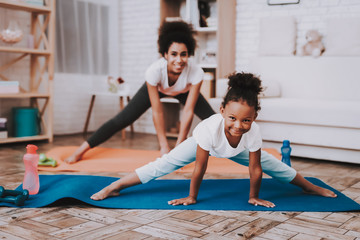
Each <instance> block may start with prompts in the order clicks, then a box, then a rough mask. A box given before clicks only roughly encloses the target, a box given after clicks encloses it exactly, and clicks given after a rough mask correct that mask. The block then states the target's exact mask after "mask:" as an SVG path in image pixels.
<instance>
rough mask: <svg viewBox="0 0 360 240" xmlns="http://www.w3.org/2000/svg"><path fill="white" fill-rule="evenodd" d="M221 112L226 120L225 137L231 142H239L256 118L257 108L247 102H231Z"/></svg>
mask: <svg viewBox="0 0 360 240" xmlns="http://www.w3.org/2000/svg"><path fill="white" fill-rule="evenodd" d="M220 112H221V114H222V116H223V118H224V125H225V135H226V137H227V139H228V140H229V142H234V141H235V142H237V143H238V142H239V141H240V139H241V136H242V135H243V134H244V133H247V132H248V131H249V130H250V128H251V124H252V122H253V121H254V120H255V118H256V115H257V114H256V112H255V108H254V107H251V106H249V105H248V104H247V103H246V102H245V101H239V102H235V101H230V102H228V104H226V106H225V108H223V107H221V108H220Z"/></svg>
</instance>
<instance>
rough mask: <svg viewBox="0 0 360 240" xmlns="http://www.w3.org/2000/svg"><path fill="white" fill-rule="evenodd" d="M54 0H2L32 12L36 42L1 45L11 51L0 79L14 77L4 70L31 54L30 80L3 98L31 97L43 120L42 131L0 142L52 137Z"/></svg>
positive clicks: (5, 4)
mask: <svg viewBox="0 0 360 240" xmlns="http://www.w3.org/2000/svg"><path fill="white" fill-rule="evenodd" d="M55 1H56V0H44V4H45V5H44V6H37V5H32V4H27V3H22V2H19V1H9V0H0V8H5V9H9V11H25V12H29V13H30V34H31V35H32V36H33V37H34V43H35V46H34V48H25V47H16V46H10V45H9V46H0V53H9V55H4V56H6V57H4V58H3V60H5V61H6V63H4V64H2V65H1V66H0V81H10V80H12V79H11V76H5V71H6V70H8V69H11V68H13V66H14V65H15V64H16V63H18V62H19V61H21V60H22V59H24V58H25V57H29V58H30V64H29V65H30V66H29V68H30V71H29V72H30V73H29V81H26V82H24V81H22V82H21V83H20V93H8V94H7V93H2V94H0V99H23V100H24V101H29V106H30V107H33V108H38V109H39V116H40V124H41V132H40V134H39V135H36V136H29V137H11V136H10V137H8V138H2V139H0V144H1V143H12V142H27V141H36V140H48V141H49V142H52V141H53V116H52V115H53V96H52V93H53V90H52V88H53V78H54V50H55ZM22 41H24V40H22ZM16 54H21V55H20V56H19V55H16ZM25 85H26V86H25ZM40 86H41V87H40ZM14 107H15V106H14Z"/></svg>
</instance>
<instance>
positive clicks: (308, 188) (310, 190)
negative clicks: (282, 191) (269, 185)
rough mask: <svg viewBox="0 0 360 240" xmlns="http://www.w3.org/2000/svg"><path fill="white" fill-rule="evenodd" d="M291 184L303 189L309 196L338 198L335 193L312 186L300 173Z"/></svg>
mask: <svg viewBox="0 0 360 240" xmlns="http://www.w3.org/2000/svg"><path fill="white" fill-rule="evenodd" d="M290 183H292V184H294V185H296V186H299V187H301V188H302V189H303V191H304V192H305V193H307V194H314V195H319V196H323V197H332V198H335V197H337V195H336V194H335V193H334V192H333V191H331V190H329V189H326V188H322V187H319V186H317V185H315V184H312V183H311V182H309V181H308V180H306V179H305V178H304V177H303V176H301V175H300V174H299V173H298V174H296V176H295V178H294V179H293V180H292V181H291V182H290Z"/></svg>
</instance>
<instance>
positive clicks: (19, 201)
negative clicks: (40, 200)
mask: <svg viewBox="0 0 360 240" xmlns="http://www.w3.org/2000/svg"><path fill="white" fill-rule="evenodd" d="M26 198H27V197H26V196H25V195H17V196H6V197H1V198H0V202H6V203H13V204H15V205H16V206H22V205H24V202H25V200H26Z"/></svg>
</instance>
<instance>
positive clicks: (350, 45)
mask: <svg viewBox="0 0 360 240" xmlns="http://www.w3.org/2000/svg"><path fill="white" fill-rule="evenodd" d="M324 42H325V52H324V55H327V56H349V55H352V56H354V55H355V56H359V55H360V18H334V19H329V20H328V22H327V35H326V37H325V39H324Z"/></svg>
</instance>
